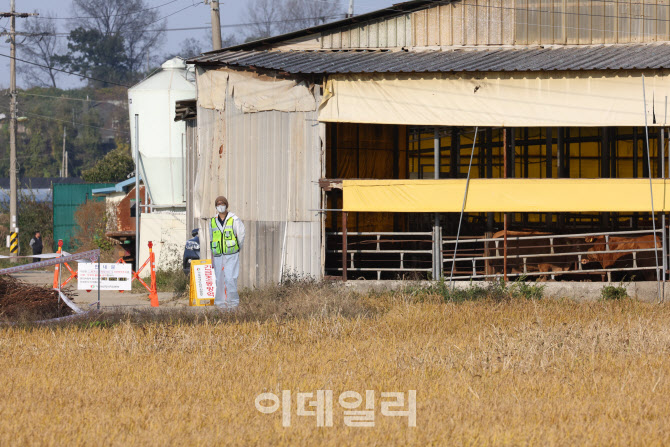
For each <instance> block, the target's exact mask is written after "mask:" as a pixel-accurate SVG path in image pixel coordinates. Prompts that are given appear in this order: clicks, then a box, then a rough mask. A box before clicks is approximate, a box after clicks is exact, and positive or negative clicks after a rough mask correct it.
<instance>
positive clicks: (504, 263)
mask: <svg viewBox="0 0 670 447" xmlns="http://www.w3.org/2000/svg"><path fill="white" fill-rule="evenodd" d="M503 175H504V177H505V178H507V129H505V128H503ZM508 219H509V213H505V214H504V217H503V225H504V227H505V228H503V234H504V236H503V237H504V241H503V280H504V281H505V282H507V224H508V222H507V221H508ZM496 256H498V253H496Z"/></svg>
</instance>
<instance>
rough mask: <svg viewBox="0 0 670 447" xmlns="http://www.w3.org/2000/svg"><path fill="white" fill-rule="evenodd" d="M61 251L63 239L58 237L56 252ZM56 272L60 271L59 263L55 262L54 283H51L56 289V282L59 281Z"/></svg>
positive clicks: (59, 252)
mask: <svg viewBox="0 0 670 447" xmlns="http://www.w3.org/2000/svg"><path fill="white" fill-rule="evenodd" d="M62 251H63V239H59V240H58V251H57V252H56V253H57V254H61V252H62ZM58 273H60V264H56V269H55V270H54V284H53V286H54V289H57V288H58V285H59V284H58V281H59V278H58Z"/></svg>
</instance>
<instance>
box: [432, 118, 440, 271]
mask: <svg viewBox="0 0 670 447" xmlns="http://www.w3.org/2000/svg"><path fill="white" fill-rule="evenodd" d="M441 146H442V144H441V141H440V128H439V127H436V128H435V131H434V136H433V163H434V166H433V169H434V171H435V175H434V178H435V180H439V178H440V170H441V168H440V155H441V154H440V150H441ZM432 264H433V267H432V269H433V272H432V273H433V279H434V280H439V279H440V278H442V228H440V213H435V225H433V262H432Z"/></svg>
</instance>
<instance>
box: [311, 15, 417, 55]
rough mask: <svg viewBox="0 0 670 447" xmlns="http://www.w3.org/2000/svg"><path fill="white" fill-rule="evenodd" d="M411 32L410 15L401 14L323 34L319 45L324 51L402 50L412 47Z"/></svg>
mask: <svg viewBox="0 0 670 447" xmlns="http://www.w3.org/2000/svg"><path fill="white" fill-rule="evenodd" d="M411 31H412V21H411V14H403V15H401V16H398V17H392V18H390V19H385V20H374V21H370V22H364V23H361V24H358V25H356V26H352V27H348V28H346V29H342V30H336V31H330V32H327V33H323V35H322V39H321V45H322V48H324V49H335V48H341V49H350V48H394V47H397V48H402V47H408V46H411V45H412V43H411V42H412V32H411Z"/></svg>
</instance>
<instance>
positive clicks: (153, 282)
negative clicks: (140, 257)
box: [149, 241, 158, 307]
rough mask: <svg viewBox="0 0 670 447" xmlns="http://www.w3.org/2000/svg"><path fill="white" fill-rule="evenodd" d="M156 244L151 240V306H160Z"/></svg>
mask: <svg viewBox="0 0 670 447" xmlns="http://www.w3.org/2000/svg"><path fill="white" fill-rule="evenodd" d="M153 246H154V244H153V243H152V242H151V241H149V260H150V261H149V262H150V268H151V291H150V292H149V299H151V307H158V290H157V289H156V255H155V254H154V251H153Z"/></svg>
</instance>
